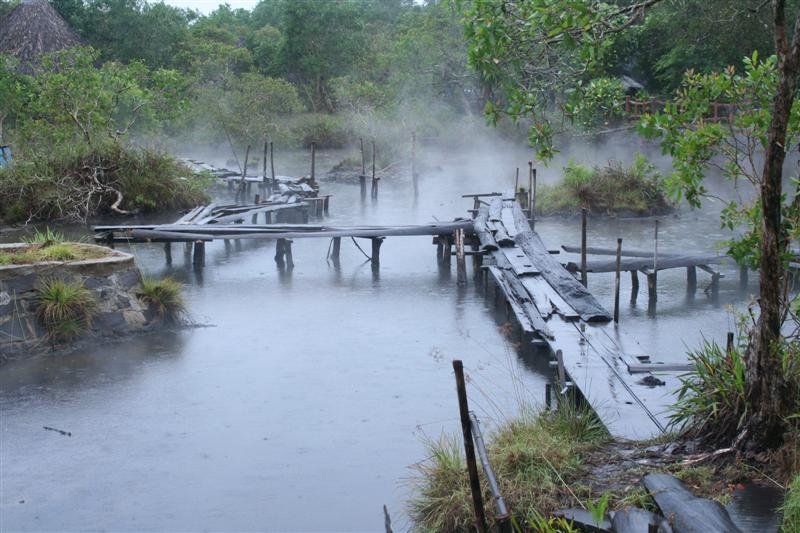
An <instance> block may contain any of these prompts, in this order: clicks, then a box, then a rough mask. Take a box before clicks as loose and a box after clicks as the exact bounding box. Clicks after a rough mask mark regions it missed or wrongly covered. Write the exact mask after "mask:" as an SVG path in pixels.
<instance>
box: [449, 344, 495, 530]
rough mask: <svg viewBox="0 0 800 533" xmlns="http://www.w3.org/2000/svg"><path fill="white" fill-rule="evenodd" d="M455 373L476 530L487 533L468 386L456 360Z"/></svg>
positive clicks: (459, 363) (459, 362)
mask: <svg viewBox="0 0 800 533" xmlns="http://www.w3.org/2000/svg"><path fill="white" fill-rule="evenodd" d="M453 371H454V372H455V375H456V391H457V393H458V411H459V414H460V415H461V431H462V433H463V437H464V453H465V455H466V458H467V472H468V473H469V485H470V492H471V493H472V508H473V510H474V511H475V528H476V529H477V530H478V533H486V531H488V529H487V527H486V513H485V511H484V509H483V496H482V491H481V482H480V478H479V477H478V465H477V463H476V461H475V445H474V443H473V441H472V427H471V424H470V420H469V403H468V401H467V385H466V381H465V380H464V365H463V363H462V362H461V361H460V360H458V359H456V360H454V361H453Z"/></svg>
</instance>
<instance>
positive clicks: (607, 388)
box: [475, 193, 688, 440]
mask: <svg viewBox="0 0 800 533" xmlns="http://www.w3.org/2000/svg"><path fill="white" fill-rule="evenodd" d="M482 204H483V205H481V207H480V208H479V209H478V210H477V213H476V218H475V232H476V234H477V236H478V239H479V240H480V247H481V249H482V250H483V251H484V252H485V254H484V269H485V272H486V277H487V279H488V278H491V280H492V282H493V283H492V284H493V286H494V287H495V291H497V292H499V293H500V294H502V295H503V297H504V298H505V300H506V302H507V305H508V306H509V311H510V312H511V314H513V316H514V317H515V319H516V322H517V323H518V324H519V326H520V329H521V330H522V332H523V334H524V336H525V338H526V340H528V341H529V342H534V343H537V344H542V343H546V344H547V345H548V346H549V348H550V350H551V352H552V356H553V358H554V360H555V364H556V366H557V369H558V373H559V381H560V382H561V383H562V385H561V386H563V387H564V389H566V390H568V389H569V388H570V387H573V388H574V390H575V391H577V392H579V394H580V396H582V397H583V398H585V399H586V400H587V401H588V402H589V403H590V404H591V406H592V408H593V409H594V411H595V412H596V413H597V414H598V416H599V417H600V419H601V420H602V422H603V424H605V426H606V427H607V428H608V430H609V432H610V433H611V434H612V435H613V436H614V437H617V438H625V439H637V440H638V439H648V438H652V437H657V436H658V435H660V434H662V433H664V432H665V431H666V428H667V425H668V408H669V406H670V405H672V404H673V403H674V401H675V396H674V395H675V391H676V390H677V387H678V386H679V380H678V375H679V374H680V373H682V372H683V371H686V370H688V365H660V364H658V363H652V362H650V361H649V358H648V357H646V356H645V355H644V354H643V353H642V352H641V350H640V349H639V348H638V344H637V343H636V342H635V341H634V340H632V339H630V338H627V337H626V336H625V335H624V333H623V332H622V331H621V327H620V326H619V325H618V324H615V323H614V322H613V321H612V317H611V315H610V314H609V312H608V311H606V310H605V309H604V308H603V307H602V306H601V305H600V304H599V303H598V302H597V300H596V299H595V298H594V297H593V296H592V295H591V293H589V291H588V290H587V289H586V288H585V287H584V286H583V285H581V283H580V282H579V281H578V280H577V279H576V278H575V276H574V275H573V274H572V273H570V272H569V271H568V270H567V269H566V268H564V266H563V265H561V264H560V263H559V262H558V261H557V260H556V259H555V258H554V257H553V256H552V255H551V254H550V252H549V251H548V250H547V248H546V247H545V246H544V243H543V242H542V240H541V239H540V238H539V236H538V235H537V234H536V233H535V232H533V231H532V230H531V227H530V224H529V223H528V220H527V219H526V218H525V214H524V213H523V211H522V209H521V208H520V207H519V204H518V202H517V201H516V200H515V195H514V194H513V193H508V194H505V195H502V196H500V197H492V198H491V200H489V201H488V202H483V203H482Z"/></svg>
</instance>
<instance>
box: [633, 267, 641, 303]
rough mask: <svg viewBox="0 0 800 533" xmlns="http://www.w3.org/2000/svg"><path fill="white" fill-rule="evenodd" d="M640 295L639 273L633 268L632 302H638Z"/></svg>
mask: <svg viewBox="0 0 800 533" xmlns="http://www.w3.org/2000/svg"><path fill="white" fill-rule="evenodd" d="M638 297H639V273H638V272H636V271H635V270H631V302H636V298H638Z"/></svg>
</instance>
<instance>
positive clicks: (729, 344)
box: [725, 331, 733, 356]
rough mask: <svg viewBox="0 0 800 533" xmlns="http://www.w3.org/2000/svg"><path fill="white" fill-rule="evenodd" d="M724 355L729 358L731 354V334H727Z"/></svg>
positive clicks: (730, 332)
mask: <svg viewBox="0 0 800 533" xmlns="http://www.w3.org/2000/svg"><path fill="white" fill-rule="evenodd" d="M725 353H726V354H728V355H729V356H730V355H731V354H732V353H733V332H732V331H729V332H728V338H727V342H726V343H725Z"/></svg>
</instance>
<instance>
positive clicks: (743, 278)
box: [739, 265, 748, 290]
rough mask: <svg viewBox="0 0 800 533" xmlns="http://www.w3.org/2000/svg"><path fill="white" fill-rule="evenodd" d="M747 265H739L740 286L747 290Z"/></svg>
mask: <svg viewBox="0 0 800 533" xmlns="http://www.w3.org/2000/svg"><path fill="white" fill-rule="evenodd" d="M747 275H748V271H747V265H742V266H740V267H739V288H740V289H741V290H745V289H746V288H747Z"/></svg>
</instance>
